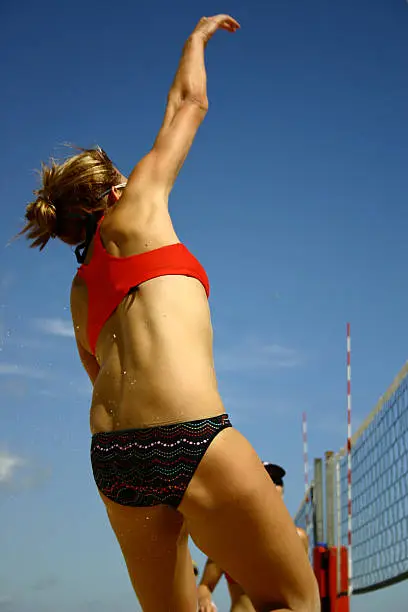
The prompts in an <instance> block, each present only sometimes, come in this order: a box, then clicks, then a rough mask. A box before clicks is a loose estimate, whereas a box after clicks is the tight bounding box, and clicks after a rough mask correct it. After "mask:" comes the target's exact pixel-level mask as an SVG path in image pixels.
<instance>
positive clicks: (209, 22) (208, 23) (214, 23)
mask: <svg viewBox="0 0 408 612" xmlns="http://www.w3.org/2000/svg"><path fill="white" fill-rule="evenodd" d="M240 27H241V26H240V25H239V23H238V21H236V20H235V19H233V17H230V15H214V16H213V17H202V18H201V19H200V21H199V22H198V24H197V25H196V27H195V28H194V31H193V33H192V36H194V37H196V36H200V37H202V38H203V40H204V43H205V44H207V43H208V41H209V40H210V38H212V36H214V34H215V32H216V31H217V30H226V31H227V32H232V33H234V32H236V31H237V30H238V29H239V28H240Z"/></svg>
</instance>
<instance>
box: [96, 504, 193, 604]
mask: <svg viewBox="0 0 408 612" xmlns="http://www.w3.org/2000/svg"><path fill="white" fill-rule="evenodd" d="M101 497H102V499H103V501H104V502H105V505H106V509H107V513H108V517H109V521H110V524H111V526H112V528H113V531H114V532H115V535H116V537H117V539H118V542H119V545H120V547H121V549H122V553H123V556H124V558H125V561H126V566H127V569H128V572H129V577H130V580H131V582H132V585H133V588H134V590H135V593H136V595H137V597H138V599H139V602H140V605H141V607H142V609H143V612H196V610H197V587H196V583H195V577H194V572H193V562H192V559H191V556H190V551H189V548H188V533H187V531H186V529H185V528H184V522H183V517H182V515H181V514H180V513H179V512H177V511H176V510H173V509H172V508H169V507H168V506H153V507H151V508H132V507H128V506H121V505H119V504H117V503H115V502H112V501H110V500H109V499H108V498H106V497H105V496H104V495H103V494H101Z"/></svg>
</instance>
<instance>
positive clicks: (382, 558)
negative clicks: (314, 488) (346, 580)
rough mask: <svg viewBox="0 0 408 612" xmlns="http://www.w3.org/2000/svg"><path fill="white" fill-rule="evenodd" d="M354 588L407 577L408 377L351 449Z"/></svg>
mask: <svg viewBox="0 0 408 612" xmlns="http://www.w3.org/2000/svg"><path fill="white" fill-rule="evenodd" d="M351 457H352V516H353V518H352V558H353V577H352V586H353V592H354V593H356V594H357V593H358V592H366V591H369V590H374V589H377V588H380V587H381V586H387V585H388V584H391V583H393V582H397V581H398V580H401V579H403V578H405V577H407V575H408V376H407V375H405V377H404V378H403V379H402V380H401V382H400V384H399V386H398V387H397V388H396V390H395V391H394V392H393V393H392V394H391V395H390V397H389V398H388V399H387V400H386V401H385V402H384V403H383V404H382V406H381V409H380V411H379V412H378V413H377V414H376V415H375V416H374V418H373V419H372V420H371V421H370V422H369V424H368V426H367V427H366V428H365V429H364V430H363V431H362V432H361V434H360V435H359V436H358V438H357V440H355V441H354V443H353V447H352V455H351ZM339 461H340V482H341V494H340V498H341V499H340V503H341V543H342V544H343V545H344V546H346V545H347V456H343V457H341V458H340V459H339Z"/></svg>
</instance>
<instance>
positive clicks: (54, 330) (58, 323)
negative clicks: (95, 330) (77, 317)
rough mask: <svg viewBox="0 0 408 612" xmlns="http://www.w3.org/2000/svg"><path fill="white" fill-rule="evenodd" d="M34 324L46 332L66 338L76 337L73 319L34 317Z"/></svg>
mask: <svg viewBox="0 0 408 612" xmlns="http://www.w3.org/2000/svg"><path fill="white" fill-rule="evenodd" d="M34 325H35V327H36V328H37V329H38V330H40V331H42V332H44V333H45V334H50V335H52V336H62V337H64V338H73V337H74V329H73V327H72V323H71V321H65V319H34Z"/></svg>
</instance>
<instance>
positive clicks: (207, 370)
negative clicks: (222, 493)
mask: <svg viewBox="0 0 408 612" xmlns="http://www.w3.org/2000/svg"><path fill="white" fill-rule="evenodd" d="M159 215H163V216H164V217H165V215H166V213H165V212H164V211H163V213H161V212H158V213H157V216H159ZM135 225H136V224H135ZM100 231H101V241H102V244H103V248H104V249H105V250H106V253H108V254H110V256H114V257H117V258H119V257H120V258H124V257H131V256H133V255H137V254H140V253H145V252H151V251H152V250H154V249H160V248H161V247H163V246H165V245H171V244H173V245H174V244H176V243H178V238H177V236H176V234H175V232H174V229H173V227H172V225H171V222H170V221H169V222H167V223H166V218H165V219H164V220H163V219H160V218H155V219H153V220H151V222H150V223H149V224H144V227H143V228H141V229H140V231H137V230H136V229H135V228H132V229H130V231H129V232H127V235H126V234H125V233H124V232H123V231H122V232H121V237H120V240H118V239H117V232H115V213H114V211H113V212H112V213H111V214H110V215H109V217H108V218H107V220H106V221H105V222H103V223H102V225H101V228H100ZM112 237H116V240H113V239H112ZM98 239H99V235H97V236H95V238H94V241H93V244H92V245H91V248H90V250H89V253H88V255H87V258H86V261H85V264H88V265H89V263H90V262H91V261H92V258H93V256H94V249H95V241H96V240H98ZM98 282H100V284H101V289H102V293H103V288H104V283H106V282H108V281H107V279H104V278H103V277H100V278H99V277H98ZM71 303H72V314H73V320H74V326H75V328H76V333H77V337H79V340H80V342H81V344H82V345H83V346H85V347H87V348H89V350H90V347H89V338H88V333H87V332H88V324H87V321H88V311H89V293H88V288H87V284H86V280H85V279H83V278H81V277H80V276H77V277H76V278H75V280H74V283H73V289H72V298H71ZM95 356H96V358H97V360H98V363H99V365H100V370H99V373H98V376H97V378H96V380H95V385H94V393H93V399H92V408H91V430H92V432H93V433H95V432H98V431H111V430H117V429H127V428H132V427H135V428H138V427H147V426H150V425H158V424H164V423H169V422H178V421H183V420H194V419H195V418H200V417H201V416H202V415H203V414H205V413H206V410H207V413H208V415H210V414H211V416H212V415H214V414H221V413H222V412H223V407H222V403H221V400H220V398H219V396H218V392H217V383H216V378H215V373H214V367H213V355H212V329H211V321H210V312H209V306H208V300H207V296H206V292H205V289H204V287H203V285H202V283H201V282H200V281H199V280H198V279H197V278H192V277H188V276H181V275H173V274H169V275H164V276H158V277H156V278H152V279H151V280H148V281H146V282H144V283H143V284H141V285H140V286H138V287H137V288H136V289H135V290H134V291H132V292H131V293H130V294H129V295H127V296H126V297H125V298H124V299H123V300H122V302H121V303H120V304H119V306H118V307H117V308H116V310H115V311H114V313H113V314H112V315H111V316H110V317H109V319H108V320H107V321H106V323H105V324H104V326H103V328H102V329H101V332H100V334H99V338H98V340H97V344H96V352H95ZM214 407H215V411H214ZM217 407H219V410H217Z"/></svg>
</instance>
